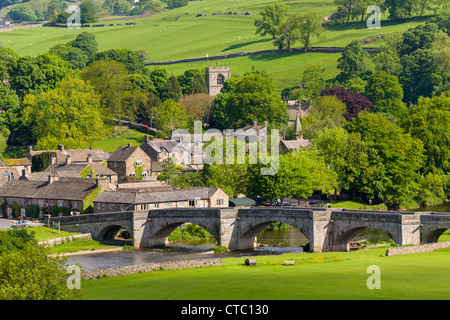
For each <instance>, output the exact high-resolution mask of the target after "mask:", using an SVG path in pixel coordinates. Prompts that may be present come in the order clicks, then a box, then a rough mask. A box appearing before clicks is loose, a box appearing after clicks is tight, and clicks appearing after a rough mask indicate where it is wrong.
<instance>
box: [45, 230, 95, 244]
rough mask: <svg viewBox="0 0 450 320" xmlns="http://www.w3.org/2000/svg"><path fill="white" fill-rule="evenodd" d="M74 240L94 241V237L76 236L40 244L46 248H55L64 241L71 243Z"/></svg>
mask: <svg viewBox="0 0 450 320" xmlns="http://www.w3.org/2000/svg"><path fill="white" fill-rule="evenodd" d="M73 239H92V235H91V234H90V233H83V234H76V235H73V236H67V237H63V238H56V239H50V240H45V241H40V242H39V244H41V245H43V246H45V247H54V246H56V245H57V244H61V243H62V242H63V241H65V242H71V241H73Z"/></svg>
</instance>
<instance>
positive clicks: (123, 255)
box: [67, 203, 450, 271]
mask: <svg viewBox="0 0 450 320" xmlns="http://www.w3.org/2000/svg"><path fill="white" fill-rule="evenodd" d="M414 211H435V212H450V203H447V204H444V205H439V206H428V207H422V208H418V209H415V210H414ZM353 240H355V241H360V240H368V241H370V242H371V243H378V242H389V241H391V239H390V238H389V236H387V235H386V234H385V233H383V232H381V231H379V230H376V229H371V228H367V229H365V230H362V231H361V232H360V233H358V234H357V235H356V236H355V238H354V239H353ZM257 242H258V244H259V245H260V246H259V247H258V248H256V249H255V250H245V251H239V252H228V253H221V254H215V253H212V252H211V251H210V250H209V248H210V247H212V246H215V245H217V243H216V242H214V241H209V240H207V241H204V240H202V241H199V240H191V241H184V242H178V243H171V244H170V245H168V246H167V247H164V248H151V249H138V250H130V251H118V252H111V253H96V254H85V255H75V256H69V257H67V264H69V265H71V264H77V263H78V264H80V265H81V266H83V267H84V269H85V270H86V271H91V270H97V269H106V268H117V267H121V266H128V265H139V264H145V263H153V262H165V261H174V260H188V259H207V258H224V257H243V258H244V257H251V256H258V255H277V254H284V253H301V252H303V248H302V247H303V246H305V245H306V244H308V242H309V240H308V239H307V238H306V237H305V236H304V235H303V234H302V233H301V232H300V231H298V230H297V229H295V228H292V227H290V228H287V229H282V230H270V231H262V232H261V233H260V234H259V235H258V237H257Z"/></svg>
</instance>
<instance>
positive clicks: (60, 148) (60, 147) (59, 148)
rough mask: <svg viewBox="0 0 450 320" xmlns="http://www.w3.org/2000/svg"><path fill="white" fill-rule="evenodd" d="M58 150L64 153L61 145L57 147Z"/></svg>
mask: <svg viewBox="0 0 450 320" xmlns="http://www.w3.org/2000/svg"><path fill="white" fill-rule="evenodd" d="M58 150H59V151H61V152H64V146H63V145H62V144H59V145H58Z"/></svg>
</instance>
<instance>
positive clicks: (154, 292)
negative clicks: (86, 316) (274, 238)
mask: <svg viewBox="0 0 450 320" xmlns="http://www.w3.org/2000/svg"><path fill="white" fill-rule="evenodd" d="M385 252H386V248H376V249H369V250H367V251H364V250H360V251H356V252H339V253H338V252H331V253H301V254H285V255H280V256H257V257H255V258H256V260H257V262H258V263H257V266H254V267H250V266H246V265H245V264H244V261H245V258H246V257H240V258H225V259H223V266H221V267H207V268H197V269H189V270H165V271H154V272H147V273H139V274H133V275H127V276H117V277H108V278H102V279H96V280H86V281H83V283H82V287H83V290H84V291H85V297H84V298H85V299H86V300H91V299H101V300H114V299H130V300H135V299H156V300H165V299H169V300H184V299H186V300H196V299H206V300H222V299H233V300H254V299H269V300H291V299H339V300H340V299H370V300H373V299H450V288H449V287H448V283H449V280H450V278H449V275H448V265H449V263H450V250H448V249H445V250H444V249H441V250H437V251H435V252H431V253H422V254H414V255H401V256H391V257H385V256H383V255H384V253H385ZM285 260H295V262H296V264H295V265H286V266H285V265H283V262H284V261H285ZM372 265H376V266H378V267H379V268H380V272H381V289H378V290H377V289H374V290H369V289H368V288H367V285H366V281H367V279H368V278H369V277H370V275H371V274H369V273H367V268H368V267H369V266H372Z"/></svg>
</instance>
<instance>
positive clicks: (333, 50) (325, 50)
mask: <svg viewBox="0 0 450 320" xmlns="http://www.w3.org/2000/svg"><path fill="white" fill-rule="evenodd" d="M362 49H363V50H365V51H367V52H369V53H373V52H375V50H376V48H368V47H362ZM343 51H344V48H343V47H312V48H310V49H308V53H313V52H317V53H341V52H343ZM304 52H305V50H304V49H298V48H292V49H291V50H287V49H280V50H277V49H272V50H261V51H254V52H236V53H229V54H224V55H220V56H211V57H206V56H205V57H199V58H187V59H181V60H172V61H164V62H146V63H145V65H146V66H162V65H172V64H179V63H189V62H197V61H209V60H221V59H231V58H238V57H245V56H256V55H261V54H267V53H276V54H278V53H304Z"/></svg>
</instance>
